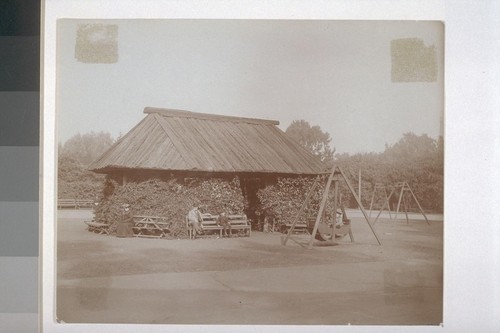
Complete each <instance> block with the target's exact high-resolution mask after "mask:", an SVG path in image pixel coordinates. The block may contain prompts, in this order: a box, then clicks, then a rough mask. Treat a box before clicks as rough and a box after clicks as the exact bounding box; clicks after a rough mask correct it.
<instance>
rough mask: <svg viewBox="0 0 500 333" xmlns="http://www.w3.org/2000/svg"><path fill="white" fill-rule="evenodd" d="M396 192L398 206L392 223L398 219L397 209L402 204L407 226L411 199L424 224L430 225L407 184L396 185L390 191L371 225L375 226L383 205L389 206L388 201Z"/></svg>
mask: <svg viewBox="0 0 500 333" xmlns="http://www.w3.org/2000/svg"><path fill="white" fill-rule="evenodd" d="M396 192H399V199H398V206H397V208H396V216H395V218H394V222H396V221H397V219H398V214H399V209H400V208H401V203H403V208H404V210H405V215H406V223H407V224H408V223H409V219H408V204H409V200H411V198H413V199H414V200H415V202H416V204H417V206H418V209H419V210H420V213H421V214H422V215H423V216H424V219H425V222H427V224H428V225H430V223H429V220H428V219H427V216H426V215H425V213H424V210H423V209H422V206H420V203H419V202H418V200H417V197H416V196H415V193H413V191H412V189H411V187H410V185H409V184H408V183H407V182H399V183H396V185H395V186H394V188H393V190H392V191H391V194H389V198H388V199H387V201H386V202H385V203H384V205H383V206H382V209H381V210H380V212H379V213H378V215H377V217H376V218H375V220H374V221H373V224H375V223H376V222H377V220H378V218H379V216H380V214H381V213H382V211H383V210H384V208H385V205H386V204H387V205H389V200H390V199H391V197H392V195H393V194H394V193H396ZM408 197H409V198H408ZM389 211H390V207H389Z"/></svg>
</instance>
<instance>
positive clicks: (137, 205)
mask: <svg viewBox="0 0 500 333" xmlns="http://www.w3.org/2000/svg"><path fill="white" fill-rule="evenodd" d="M124 204H128V205H130V212H131V214H132V215H152V216H163V217H166V218H167V219H168V221H171V222H172V224H171V229H170V231H171V232H170V235H171V237H173V238H187V230H186V225H185V220H184V219H185V216H186V215H187V213H188V211H189V210H190V209H191V208H192V205H203V206H204V208H203V209H202V211H204V212H208V213H211V214H218V213H220V212H221V211H226V212H228V213H235V214H236V213H239V214H241V213H242V212H243V209H244V208H245V205H244V199H243V195H242V192H241V187H240V182H239V179H238V178H234V179H232V180H224V179H194V178H193V179H190V180H189V181H188V182H182V183H181V182H179V181H177V180H175V179H172V180H168V181H163V180H159V179H151V180H148V181H144V182H139V183H135V182H132V183H128V184H125V185H123V186H119V185H118V184H117V183H116V182H115V181H113V180H110V179H106V181H105V185H104V189H103V196H102V198H101V200H100V202H99V205H98V206H97V207H96V208H95V216H96V219H97V220H99V221H102V222H104V223H108V224H110V225H111V226H110V229H111V232H112V233H114V232H115V230H116V225H117V223H118V222H119V221H120V220H121V219H122V217H123V216H122V214H123V208H122V205H124Z"/></svg>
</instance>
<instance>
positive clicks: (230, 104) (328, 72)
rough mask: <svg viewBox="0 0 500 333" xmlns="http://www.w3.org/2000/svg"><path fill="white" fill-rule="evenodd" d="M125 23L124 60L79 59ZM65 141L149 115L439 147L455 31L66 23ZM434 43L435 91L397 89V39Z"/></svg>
mask: <svg viewBox="0 0 500 333" xmlns="http://www.w3.org/2000/svg"><path fill="white" fill-rule="evenodd" d="M84 23H103V24H114V25H117V26H118V35H117V36H118V37H117V41H118V54H119V55H118V61H117V62H116V63H111V64H89V63H83V62H79V61H78V60H77V59H76V58H75V42H76V39H77V38H76V36H77V30H78V26H79V25H80V24H84ZM58 33H59V35H58V44H57V46H58V67H57V98H56V101H57V112H58V136H59V137H58V141H60V142H64V141H66V140H67V139H68V138H70V137H71V136H73V135H75V134H76V133H82V134H83V133H86V132H90V131H95V132H98V131H106V132H110V133H111V135H112V136H113V137H115V138H116V137H117V136H118V135H119V134H120V133H122V134H125V133H126V132H128V131H129V130H130V129H131V128H132V127H133V126H135V125H136V124H137V123H138V122H139V121H140V120H141V119H143V118H144V116H145V115H144V114H143V113H142V111H143V109H144V107H146V106H153V107H161V108H172V109H181V110H188V111H194V112H202V113H214V114H222V115H234V116H241V117H251V118H264V119H275V120H278V121H280V126H279V127H280V128H281V129H282V130H285V129H286V128H287V127H288V125H289V124H290V123H291V122H292V121H293V120H296V119H304V120H306V121H308V122H309V123H310V124H311V125H319V126H320V127H321V129H322V130H323V131H326V132H328V133H329V134H330V136H331V137H332V144H333V146H334V147H335V148H336V149H337V152H339V153H343V152H348V153H357V152H370V151H376V152H379V151H383V150H384V146H385V144H386V143H388V144H393V143H395V142H396V141H398V140H399V139H400V138H401V137H402V135H403V133H405V132H409V131H412V132H414V133H416V134H419V135H420V134H424V133H425V134H428V135H429V136H430V137H433V138H437V137H438V136H439V132H440V118H441V117H442V115H443V112H444V84H443V52H444V51H443V47H444V26H443V25H442V24H441V23H438V22H424V21H421V22H415V21H405V22H404V21H392V22H390V21H319V20H314V21H311V20H307V21H306V20H304V21H292V20H283V21H278V20H268V21H262V20H101V21H95V20H93V21H88V20H62V21H60V22H59V30H58ZM399 38H419V39H421V40H422V41H423V42H424V44H425V46H427V47H429V46H432V45H434V47H435V49H436V54H437V65H438V66H437V68H438V76H437V80H436V81H435V82H416V83H407V82H405V83H401V82H392V81H391V40H393V39H399Z"/></svg>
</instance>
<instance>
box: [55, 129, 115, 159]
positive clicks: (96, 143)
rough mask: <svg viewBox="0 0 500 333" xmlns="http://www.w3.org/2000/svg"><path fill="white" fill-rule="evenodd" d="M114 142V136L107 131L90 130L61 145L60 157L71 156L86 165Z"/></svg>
mask: <svg viewBox="0 0 500 333" xmlns="http://www.w3.org/2000/svg"><path fill="white" fill-rule="evenodd" d="M113 143H114V140H113V138H112V137H111V135H110V134H109V133H107V132H99V133H95V132H90V133H86V134H83V135H82V134H80V133H78V134H76V135H74V136H73V137H71V138H70V139H68V141H66V142H65V143H64V144H63V145H60V146H59V157H60V158H61V157H62V156H65V157H71V158H73V159H75V160H76V161H78V162H80V163H81V164H82V165H83V166H85V167H86V166H88V165H89V164H90V163H92V162H93V161H95V160H96V159H97V158H98V157H100V156H101V155H102V154H103V153H104V152H105V151H106V150H107V149H108V148H109V147H111V145H112V144H113Z"/></svg>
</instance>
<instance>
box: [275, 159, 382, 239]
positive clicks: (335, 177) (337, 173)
mask: <svg viewBox="0 0 500 333" xmlns="http://www.w3.org/2000/svg"><path fill="white" fill-rule="evenodd" d="M342 178H343V179H344V181H345V183H346V184H347V187H348V188H349V191H351V194H352V195H353V196H354V199H356V202H357V204H358V206H359V208H360V209H361V212H362V213H363V216H364V218H365V220H366V223H367V224H368V226H369V227H370V229H371V231H372V233H373V235H374V236H375V238H376V239H377V242H378V244H379V245H382V243H381V242H380V239H379V237H378V235H377V233H376V232H375V229H373V226H372V225H371V223H370V218H369V217H368V214H367V213H366V211H365V209H364V208H363V205H362V204H361V201H360V200H359V197H358V195H357V194H356V192H355V191H354V188H353V187H352V185H351V183H350V182H349V179H348V178H347V177H346V175H345V173H344V171H342V169H341V168H340V166H338V165H334V166H333V168H332V171H331V172H330V176H329V177H328V181H327V183H326V186H325V190H324V192H323V197H322V199H321V204H320V207H319V211H318V214H317V216H316V221H315V223H314V228H313V231H312V233H311V238H310V240H309V248H312V245H313V241H314V239H315V237H316V233H317V232H318V227H319V224H320V221H321V217H322V216H323V212H324V209H325V206H326V202H327V199H328V194H329V192H330V188H331V185H332V183H333V188H334V198H333V200H334V201H333V211H334V212H335V213H336V212H337V208H338V207H339V203H340V201H339V193H338V184H339V181H340V180H341V179H342ZM319 181H320V176H318V177H316V180H315V182H314V184H313V186H312V187H311V189H310V190H309V193H308V194H307V196H306V199H305V200H304V202H303V204H302V207H301V208H300V210H299V212H298V213H297V216H296V217H295V219H294V221H293V223H292V225H291V227H290V229H289V230H288V233H287V235H286V237H285V238H284V240H283V241H282V244H283V245H286V243H287V241H288V239H292V240H293V238H291V235H292V233H293V229H294V228H295V225H296V224H297V222H298V220H299V217H300V216H301V215H302V214H303V213H304V210H305V208H306V207H307V204H308V203H309V201H310V199H311V197H312V194H313V193H314V191H315V190H316V187H317V186H318V184H319ZM335 213H334V214H335ZM334 237H335V234H334V233H332V238H334ZM351 240H352V234H351Z"/></svg>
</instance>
